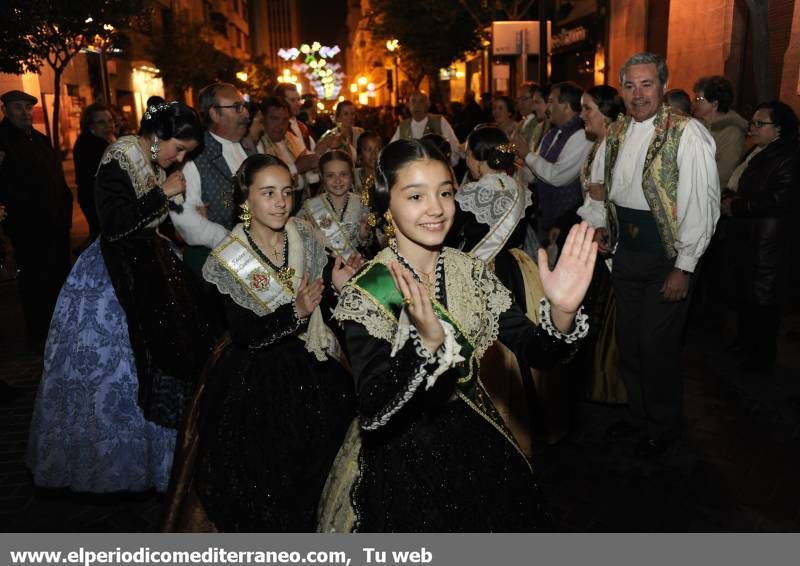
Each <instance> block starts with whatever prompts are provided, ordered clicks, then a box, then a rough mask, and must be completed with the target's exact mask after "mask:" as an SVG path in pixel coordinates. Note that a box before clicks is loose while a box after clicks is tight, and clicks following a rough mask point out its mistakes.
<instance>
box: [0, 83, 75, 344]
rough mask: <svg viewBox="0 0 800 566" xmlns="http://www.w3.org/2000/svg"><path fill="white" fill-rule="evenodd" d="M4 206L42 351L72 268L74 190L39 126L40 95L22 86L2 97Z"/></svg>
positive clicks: (31, 339)
mask: <svg viewBox="0 0 800 566" xmlns="http://www.w3.org/2000/svg"><path fill="white" fill-rule="evenodd" d="M0 102H2V103H1V104H0V110H2V113H3V116H4V118H3V120H2V122H0V205H4V208H5V214H6V218H5V220H4V222H3V228H4V229H5V232H6V234H8V236H9V237H10V238H11V243H12V244H13V246H14V251H15V259H16V263H17V267H18V268H19V278H18V280H17V283H18V288H19V293H20V302H21V303H22V310H23V313H24V315H25V323H26V330H27V345H28V348H29V349H30V350H32V351H34V352H41V351H42V349H43V346H44V341H45V339H46V338H47V331H48V328H49V326H50V317H51V316H52V315H53V309H54V308H55V304H56V299H57V298H58V292H59V290H60V289H61V285H63V283H64V281H65V280H66V278H67V275H68V273H69V269H70V257H69V253H70V252H69V231H70V227H71V226H72V193H71V192H70V190H69V187H68V186H67V182H66V180H65V179H64V171H63V169H62V167H61V160H60V159H59V157H58V154H57V153H56V151H55V150H54V149H53V147H52V145H51V144H50V140H49V139H48V138H47V136H44V135H42V134H41V133H39V132H37V131H36V130H34V129H33V106H34V105H35V104H36V102H37V99H36V98H35V97H33V96H31V95H29V94H26V93H24V92H21V91H18V90H12V91H9V92H6V93H4V94H3V95H2V96H0Z"/></svg>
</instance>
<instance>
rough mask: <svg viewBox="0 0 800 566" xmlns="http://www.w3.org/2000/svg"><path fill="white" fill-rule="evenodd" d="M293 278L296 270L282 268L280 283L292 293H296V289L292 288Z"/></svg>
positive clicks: (279, 277) (279, 276) (279, 275)
mask: <svg viewBox="0 0 800 566" xmlns="http://www.w3.org/2000/svg"><path fill="white" fill-rule="evenodd" d="M293 277H294V268H291V267H281V268H280V269H279V270H278V281H280V282H281V283H283V284H284V285H285V286H286V287H287V288H288V289H289V291H291V292H292V293H294V288H293V287H292V278H293Z"/></svg>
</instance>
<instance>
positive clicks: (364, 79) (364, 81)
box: [358, 77, 369, 86]
mask: <svg viewBox="0 0 800 566" xmlns="http://www.w3.org/2000/svg"><path fill="white" fill-rule="evenodd" d="M368 82H369V79H367V77H358V84H360V85H361V86H364V85H365V84H367V83H368Z"/></svg>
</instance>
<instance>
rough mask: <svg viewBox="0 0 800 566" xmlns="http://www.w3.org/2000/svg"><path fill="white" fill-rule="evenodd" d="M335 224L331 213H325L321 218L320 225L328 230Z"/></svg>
mask: <svg viewBox="0 0 800 566" xmlns="http://www.w3.org/2000/svg"><path fill="white" fill-rule="evenodd" d="M332 224H333V218H331V217H330V215H329V214H325V215H324V216H323V217H322V218H320V219H319V227H320V228H322V229H323V230H327V229H328V228H330V227H331V225H332Z"/></svg>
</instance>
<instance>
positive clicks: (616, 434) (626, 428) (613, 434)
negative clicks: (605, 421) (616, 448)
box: [606, 419, 642, 438]
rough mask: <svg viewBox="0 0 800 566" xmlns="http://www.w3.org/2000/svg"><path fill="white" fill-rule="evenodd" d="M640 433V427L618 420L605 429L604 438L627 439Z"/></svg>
mask: <svg viewBox="0 0 800 566" xmlns="http://www.w3.org/2000/svg"><path fill="white" fill-rule="evenodd" d="M641 432H642V428H641V427H639V426H636V425H635V424H631V423H629V422H628V421H626V420H622V419H620V420H618V421H617V422H615V423H613V424H612V425H611V426H609V427H608V428H607V429H606V436H607V437H609V438H628V437H631V436H634V435H636V434H639V433H641Z"/></svg>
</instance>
